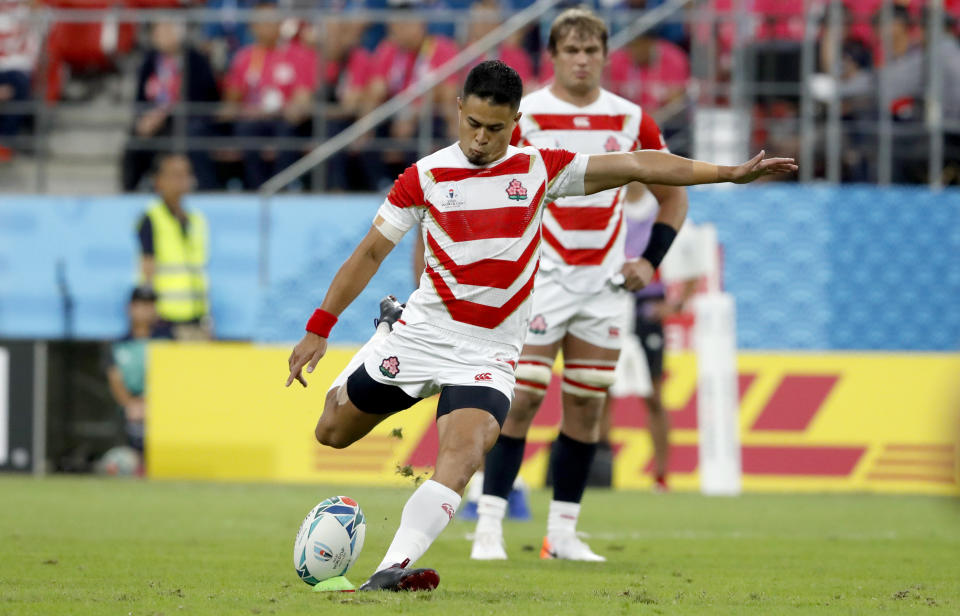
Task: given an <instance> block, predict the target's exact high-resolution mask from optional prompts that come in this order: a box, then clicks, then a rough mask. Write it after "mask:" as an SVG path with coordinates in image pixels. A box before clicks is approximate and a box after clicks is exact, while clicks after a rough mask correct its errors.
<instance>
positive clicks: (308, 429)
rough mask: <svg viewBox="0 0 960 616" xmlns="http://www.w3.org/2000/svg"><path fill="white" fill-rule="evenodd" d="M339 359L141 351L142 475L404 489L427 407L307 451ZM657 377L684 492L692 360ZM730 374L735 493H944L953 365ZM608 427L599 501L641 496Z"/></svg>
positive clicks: (545, 431)
mask: <svg viewBox="0 0 960 616" xmlns="http://www.w3.org/2000/svg"><path fill="white" fill-rule="evenodd" d="M354 351H355V349H338V348H333V349H331V350H330V351H329V353H328V355H327V356H326V357H325V358H324V359H323V360H322V362H321V363H320V365H319V367H318V369H317V371H316V372H315V373H314V374H313V375H308V380H309V382H310V386H309V387H308V388H307V389H303V388H302V387H300V386H299V385H297V384H294V385H293V386H291V387H290V388H284V386H283V384H284V381H285V379H286V376H287V368H286V366H287V356H288V355H289V349H288V348H279V347H263V346H255V345H249V344H240V343H208V344H176V343H155V344H152V345H151V348H150V358H149V373H148V384H147V386H148V418H147V448H148V455H147V472H148V474H149V475H150V476H151V477H163V478H198V479H200V478H202V479H219V480H237V481H249V480H263V481H288V482H340V483H356V484H365V485H398V484H400V485H402V484H404V483H407V482H410V481H411V478H410V476H404V474H403V473H404V472H406V473H407V474H409V473H410V472H413V473H414V474H415V475H416V474H421V475H423V474H425V473H428V472H429V467H430V465H432V463H433V460H434V456H435V454H436V428H435V427H434V414H435V411H436V399H435V398H433V399H429V400H425V401H423V402H421V403H420V404H418V405H416V406H415V407H413V408H411V409H409V410H408V411H405V412H403V413H399V414H397V415H396V416H394V417H391V418H389V419H388V420H386V421H385V422H384V423H383V424H381V425H380V426H378V427H377V428H376V429H375V430H374V431H373V432H372V433H371V434H370V435H369V436H368V437H366V438H365V439H362V440H361V441H359V442H357V443H355V444H354V445H352V446H351V447H348V448H347V449H344V450H333V449H329V448H325V447H321V446H320V445H318V444H317V443H316V441H315V440H314V438H313V428H314V425H315V424H316V421H317V418H318V417H319V414H320V412H321V410H322V405H323V400H324V398H325V396H326V392H327V388H328V387H329V385H330V383H331V382H332V380H333V379H334V378H335V376H336V375H337V374H338V373H339V372H340V370H342V368H343V366H345V365H346V363H347V361H348V360H349V359H350V357H351V356H352V354H353V353H354ZM666 368H667V377H666V382H665V386H664V401H665V404H666V406H667V408H668V409H669V410H670V416H671V420H672V423H673V426H674V429H673V431H672V433H671V443H672V459H671V483H672V486H673V487H674V488H676V489H679V490H695V489H697V488H698V472H697V471H698V461H697V431H696V359H695V357H694V356H693V355H691V354H687V353H680V354H673V355H668V357H667V367H666ZM738 370H739V378H740V405H741V410H740V427H741V442H742V447H743V449H742V458H743V469H744V479H743V485H744V489H745V490H747V491H877V492H913V493H927V494H958V493H960V480H958V476H960V472H958V465H960V355H950V354H853V353H830V354H819V353H818V354H767V353H741V354H740V356H739V358H738ZM555 380H556V379H555ZM558 389H559V387H558V383H556V382H555V383H554V384H553V385H552V386H551V393H549V394H548V397H547V401H546V403H545V405H544V408H543V409H542V410H541V412H540V414H539V415H538V417H537V420H536V422H535V424H534V426H533V428H532V429H531V431H530V434H529V437H528V448H527V457H526V460H525V462H524V466H523V469H522V471H521V472H522V474H523V475H524V477H525V478H526V479H527V481H528V482H529V483H531V484H532V485H534V486H539V485H542V484H543V478H544V476H545V474H546V466H547V460H548V454H549V445H550V443H551V442H552V440H553V439H554V438H555V436H556V432H557V429H556V425H557V420H558V419H559V407H558V400H559V394H558V393H557V392H558ZM613 420H614V421H613V424H614V428H613V430H612V432H611V441H612V444H613V446H614V450H615V452H616V457H615V464H614V485H615V487H618V488H624V489H646V488H648V487H649V486H650V478H649V468H650V465H651V459H652V449H651V445H650V440H649V437H648V434H647V431H646V428H645V425H646V412H645V410H644V407H643V403H642V402H641V401H640V400H637V399H618V400H616V401H615V403H614V418H613ZM397 429H399V430H400V432H401V436H400V437H398V436H397V435H395V433H394V432H395V430H397ZM407 466H409V467H410V468H409V469H406V471H404V468H405V467H407Z"/></svg>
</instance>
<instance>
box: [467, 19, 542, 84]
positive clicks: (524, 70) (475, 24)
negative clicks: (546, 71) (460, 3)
mask: <svg viewBox="0 0 960 616" xmlns="http://www.w3.org/2000/svg"><path fill="white" fill-rule="evenodd" d="M503 20H504V16H503V14H502V13H501V12H500V7H499V5H498V4H497V2H496V0H477V1H476V2H474V3H473V5H472V6H471V7H470V26H469V29H468V30H467V43H466V44H467V45H468V46H469V45H472V44H473V43H476V42H477V41H479V40H480V39H482V38H483V37H485V36H486V35H488V34H490V33H491V32H493V31H494V30H495V29H496V28H497V26H499V25H500V24H501V23H503ZM524 34H525V30H524V29H521V30H519V31H517V32H515V33H513V34H512V35H510V37H509V38H507V40H505V41H503V42H502V43H500V46H499V47H497V48H495V49H493V50H492V51H491V52H490V53H488V54H487V55H486V57H484V58H479V59H477V62H476V64H479V63H480V62H481V61H482V60H502V61H503V63H504V64H506V65H507V66H509V67H510V68H512V69H513V70H515V71H517V74H518V75H520V79H522V80H523V91H524V93H526V92H530V91H531V90H535V89H536V87H537V80H536V79H535V76H536V73H535V72H534V70H533V60H532V59H531V58H530V55H529V54H528V53H527V51H526V50H525V49H524V48H523V47H522V46H521V45H520V41H521V39H522V38H523V35H524Z"/></svg>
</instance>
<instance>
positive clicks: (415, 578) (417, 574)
mask: <svg viewBox="0 0 960 616" xmlns="http://www.w3.org/2000/svg"><path fill="white" fill-rule="evenodd" d="M439 585H440V575H439V574H438V573H437V572H436V571H434V570H433V569H422V570H420V571H414V572H413V573H411V574H410V575H408V576H405V577H404V578H403V579H401V580H400V581H399V582H397V590H407V591H419V590H434V589H435V588H436V587H437V586H439Z"/></svg>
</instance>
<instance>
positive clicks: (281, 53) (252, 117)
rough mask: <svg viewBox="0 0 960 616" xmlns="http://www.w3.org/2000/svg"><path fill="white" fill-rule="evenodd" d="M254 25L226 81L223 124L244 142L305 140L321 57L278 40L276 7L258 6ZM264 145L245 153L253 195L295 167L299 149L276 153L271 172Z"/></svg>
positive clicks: (246, 174)
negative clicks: (230, 126)
mask: <svg viewBox="0 0 960 616" xmlns="http://www.w3.org/2000/svg"><path fill="white" fill-rule="evenodd" d="M255 12H256V14H255V16H254V17H255V19H256V21H255V22H254V23H253V24H252V26H251V29H252V31H253V38H254V43H253V44H251V45H247V46H246V47H244V48H243V49H241V50H240V51H239V52H237V55H236V56H235V57H234V59H233V62H232V63H231V64H230V71H229V73H228V74H227V77H226V103H227V105H226V108H225V110H224V113H223V118H224V119H226V120H228V121H229V120H233V121H235V122H236V123H235V125H234V134H235V135H236V136H238V137H243V138H258V137H275V138H280V139H285V140H289V139H292V138H296V137H306V136H308V135H309V132H310V125H309V122H308V120H309V119H310V115H311V112H312V107H313V93H314V91H315V90H316V87H317V57H316V54H315V53H314V52H313V50H312V49H310V48H308V47H306V46H304V45H291V44H289V43H288V42H286V41H283V40H282V39H281V36H280V21H279V17H278V16H277V14H276V10H275V7H274V5H273V4H271V3H264V2H261V3H259V4H258V5H257V6H256V11H255ZM263 151H264V148H263V147H262V146H261V145H260V144H256V145H252V144H246V146H245V148H244V153H243V167H244V184H245V186H246V188H248V189H251V190H255V189H257V188H259V187H260V185H261V184H263V182H264V181H266V180H267V179H268V178H269V177H270V175H271V174H273V173H276V172H278V171H280V170H282V169H285V168H286V167H288V166H290V165H291V164H293V163H294V162H295V161H296V160H297V158H298V155H299V154H298V151H299V150H298V148H296V147H291V146H290V145H289V143H288V144H285V145H283V146H282V147H280V148H278V151H277V152H276V160H275V162H276V165H275V166H274V168H273V169H271V168H270V165H269V164H268V163H267V161H266V160H264V157H263Z"/></svg>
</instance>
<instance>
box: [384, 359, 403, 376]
mask: <svg viewBox="0 0 960 616" xmlns="http://www.w3.org/2000/svg"><path fill="white" fill-rule="evenodd" d="M380 374H382V375H383V376H385V377H387V378H390V379H395V378H397V375H398V374H400V360H399V359H397V356H396V355H393V356H390V357H388V358H386V359H384V360H383V361H382V362H380Z"/></svg>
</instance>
